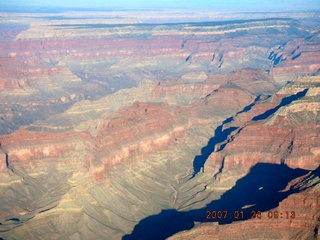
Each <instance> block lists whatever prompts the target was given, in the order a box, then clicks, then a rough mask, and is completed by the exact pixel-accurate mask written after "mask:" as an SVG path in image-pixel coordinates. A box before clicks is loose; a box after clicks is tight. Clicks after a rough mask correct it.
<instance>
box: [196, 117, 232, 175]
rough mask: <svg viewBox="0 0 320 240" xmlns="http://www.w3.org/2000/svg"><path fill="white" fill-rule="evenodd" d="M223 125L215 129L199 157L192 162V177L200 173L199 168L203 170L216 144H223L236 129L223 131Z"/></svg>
mask: <svg viewBox="0 0 320 240" xmlns="http://www.w3.org/2000/svg"><path fill="white" fill-rule="evenodd" d="M223 125H224V123H223V124H221V125H220V126H219V127H217V128H216V130H215V132H214V137H212V138H210V139H209V142H208V144H207V146H205V147H203V148H202V149H201V155H198V156H196V157H195V159H194V161H193V171H194V173H193V176H192V177H194V176H195V175H196V174H197V173H199V172H200V171H201V168H204V164H205V162H206V161H207V159H208V157H209V156H210V154H211V153H212V152H214V147H215V145H216V144H217V143H220V142H223V141H225V140H226V139H227V137H228V136H229V134H230V133H231V132H233V131H234V130H236V129H237V128H236V127H230V128H227V129H225V130H222V129H223Z"/></svg>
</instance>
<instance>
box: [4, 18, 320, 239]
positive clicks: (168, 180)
mask: <svg viewBox="0 0 320 240" xmlns="http://www.w3.org/2000/svg"><path fill="white" fill-rule="evenodd" d="M74 14H75V16H77V18H81V20H79V21H78V20H75V19H67V18H65V17H58V18H50V17H49V18H48V16H42V15H41V16H40V20H39V19H38V18H35V16H33V15H32V14H31V15H28V16H26V15H24V14H16V15H15V14H13V16H14V18H12V19H11V20H10V21H12V23H17V25H16V26H15V27H13V26H11V25H5V26H4V27H2V28H1V32H3V36H4V38H3V40H1V44H0V47H1V54H2V56H1V58H0V61H1V62H0V71H1V75H0V78H1V79H0V82H1V84H0V91H1V94H0V104H1V107H0V115H1V120H0V121H1V122H0V123H1V124H0V131H1V133H2V135H1V136H0V144H1V145H0V174H1V180H0V192H1V196H0V199H1V200H0V203H1V208H0V212H1V214H0V238H4V239H32V238H37V239H47V238H48V236H50V237H52V238H68V239H105V238H109V239H121V238H122V237H123V238H124V239H163V238H166V237H170V236H172V235H174V234H176V235H174V236H172V239H188V238H189V239H197V238H198V239H212V236H213V234H214V235H215V236H217V237H218V238H219V239H220V238H223V237H225V239H228V238H229V236H234V234H235V233H238V234H239V236H238V238H239V239H245V238H254V237H257V236H258V234H261V233H263V234H265V236H267V237H270V238H272V237H274V238H288V239H300V238H307V237H312V236H313V235H314V234H316V230H315V229H316V226H317V224H318V223H317V218H319V217H320V215H319V214H320V213H319V170H318V167H319V164H320V162H319V159H320V149H319V146H320V135H319V133H320V131H319V130H320V129H319V128H320V125H319V111H320V107H319V106H320V105H319V104H320V103H319V101H320V95H319V94H320V92H319V86H320V85H319V84H320V78H319V75H318V74H319V68H320V65H319V57H318V51H319V46H320V45H319V44H320V42H319V32H318V31H317V29H314V28H309V27H307V26H305V25H301V24H300V23H299V21H298V20H292V19H286V18H271V19H256V20H243V21H229V22H206V23H188V24H185V23H175V24H163V23H159V24H158V23H157V24H137V19H134V18H123V19H119V20H115V19H109V20H106V19H104V22H103V21H102V20H101V19H100V18H93V17H92V16H91V15H90V14H89V13H87V14H89V15H88V16H87V17H88V19H84V18H83V17H84V16H83V15H81V16H78V14H80V13H74ZM83 14H84V13H83ZM101 14H102V13H101ZM131 14H133V13H131ZM309 14H311V13H309ZM297 16H299V14H297ZM56 17H57V16H56ZM145 18H148V16H145ZM297 18H298V17H297ZM1 21H3V20H2V19H0V22H1ZM10 21H9V22H10ZM101 21H102V22H101ZM115 21H116V22H115ZM159 21H160V20H159ZM22 23H27V25H22ZM115 23H117V24H115ZM257 35H259V38H257ZM287 81H288V83H287ZM282 173H284V174H283V175H282ZM259 177H260V178H259ZM269 178H272V179H273V180H272V181H269V180H268V179H269ZM257 184H258V185H259V184H260V185H259V186H258V185H257ZM248 189H250V191H249V190H248ZM247 191H248V192H247ZM250 192H251V193H252V195H250ZM239 193H240V196H239V195H238V194H239ZM272 197H274V198H272ZM268 198H271V199H272V201H265V200H264V199H268ZM228 199H229V200H228ZM269 203H270V204H269ZM228 204H229V205H228ZM228 206H229V207H230V206H231V207H230V212H231V211H241V210H242V209H246V210H245V211H247V212H246V213H248V212H249V213H250V211H251V210H254V211H261V212H262V214H263V216H264V218H263V219H238V220H239V221H231V224H227V225H223V224H225V223H230V222H228V221H226V220H225V221H222V219H220V220H219V221H218V222H219V223H220V225H218V223H217V222H216V220H217V219H207V218H206V211H207V210H214V209H219V207H220V209H219V210H225V207H228ZM254 206H256V208H255V207H254ZM257 207H258V208H257ZM222 208H224V209H222ZM269 211H272V213H273V214H274V212H275V211H278V212H282V213H283V214H287V213H286V211H288V216H289V214H291V212H292V211H294V212H295V217H294V218H291V219H290V218H289V217H288V218H286V219H282V220H281V219H278V220H276V219H274V218H270V219H269V218H267V217H266V216H268V212H269ZM307 214H309V215H307ZM283 216H284V215H283ZM286 216H287V215H286ZM240 220H241V221H240ZM280 220H281V221H280ZM210 221H211V222H214V223H208V222H210ZM194 222H198V223H196V224H194ZM203 222H206V223H203ZM221 224H222V225H221ZM150 226H154V229H149V227H150ZM163 227H165V228H164V230H163ZM271 228H273V230H271ZM188 229H192V230H190V231H187V232H182V233H178V232H180V231H183V230H188ZM239 229H243V230H245V233H241V234H240V233H239ZM226 232H228V234H229V235H228V234H226ZM44 233H45V234H44ZM259 236H260V235H259Z"/></svg>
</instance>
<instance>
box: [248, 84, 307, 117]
mask: <svg viewBox="0 0 320 240" xmlns="http://www.w3.org/2000/svg"><path fill="white" fill-rule="evenodd" d="M307 92H308V88H306V89H305V90H303V91H301V92H298V93H297V94H293V95H291V96H288V97H285V98H283V99H282V100H281V102H280V104H279V105H278V106H276V107H274V108H272V109H269V110H267V111H266V112H264V113H262V114H260V115H258V116H255V117H254V118H252V120H253V121H258V120H264V119H267V118H268V117H270V116H271V115H272V114H274V113H275V112H276V111H278V110H279V108H281V107H283V106H286V105H288V104H290V103H292V102H293V101H296V100H298V99H299V98H302V97H304V96H305V95H306V94H307Z"/></svg>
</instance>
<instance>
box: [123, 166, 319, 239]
mask: <svg viewBox="0 0 320 240" xmlns="http://www.w3.org/2000/svg"><path fill="white" fill-rule="evenodd" d="M308 172H309V171H307V170H303V169H291V168H289V167H288V166H287V165H285V164H270V163H258V164H256V165H255V166H253V167H252V168H251V170H250V172H249V173H248V174H247V175H246V176H245V177H243V178H241V179H239V180H238V181H237V182H236V185H235V186H234V187H233V188H231V189H230V190H228V191H227V192H225V193H224V194H223V195H222V196H221V198H220V199H218V200H214V201H212V202H211V203H210V204H208V205H207V206H206V207H205V208H202V209H197V210H191V211H188V212H179V211H177V210H162V211H161V212H160V213H159V214H158V215H154V216H150V217H147V218H145V219H143V220H141V221H140V222H139V224H137V225H136V226H135V228H134V230H133V232H132V233H131V234H129V235H126V236H124V237H123V238H122V239H123V240H131V239H140V240H143V239H166V238H168V237H170V236H172V235H173V234H175V233H178V232H180V231H183V230H188V229H191V228H193V227H194V222H195V221H196V222H219V224H228V223H232V222H235V221H244V220H247V219H250V218H252V217H253V216H256V219H254V221H259V220H260V219H259V218H257V215H255V214H254V213H257V212H258V211H260V212H262V215H261V218H262V219H265V218H268V216H267V213H266V212H265V211H268V210H270V209H273V208H275V207H277V206H278V205H279V202H281V201H282V200H283V199H285V198H287V197H288V196H289V195H291V194H294V193H298V192H299V191H303V190H305V189H306V188H305V189H302V190H301V189H299V188H294V187H291V188H290V189H288V190H287V191H283V190H284V189H285V188H286V186H287V185H288V183H289V182H290V181H292V180H293V179H295V178H298V177H301V176H303V175H305V174H307V173H308ZM313 176H314V177H316V176H320V167H319V168H318V169H316V170H314V171H313ZM310 187H313V186H309V188H310ZM244 206H251V207H247V208H243V207H244ZM294 210H295V209H287V211H289V213H290V214H291V211H294ZM212 211H215V212H216V213H217V216H216V218H212ZM219 211H221V212H222V215H219V214H218V212H219ZM226 211H227V214H226ZM209 213H210V219H207V218H206V217H207V216H208V215H209ZM237 213H239V214H238V215H237ZM225 214H226V215H225ZM290 214H289V215H288V217H289V218H290V217H291V215H290ZM295 214H298V213H295ZM218 216H220V219H219V218H218ZM237 216H238V218H236V217H237ZM282 217H283V218H286V216H282ZM279 218H280V216H279Z"/></svg>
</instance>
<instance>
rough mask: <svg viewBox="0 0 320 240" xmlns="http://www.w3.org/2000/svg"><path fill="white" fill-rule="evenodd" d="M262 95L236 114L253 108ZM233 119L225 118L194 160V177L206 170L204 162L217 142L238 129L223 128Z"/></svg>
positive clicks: (225, 138)
mask: <svg viewBox="0 0 320 240" xmlns="http://www.w3.org/2000/svg"><path fill="white" fill-rule="evenodd" d="M260 98H261V96H260V95H259V96H257V97H256V99H255V100H254V102H253V103H251V104H250V105H248V106H246V107H244V108H243V109H242V110H241V111H239V112H237V113H236V116H237V115H238V114H241V113H243V112H247V111H249V110H251V108H252V107H253V106H254V105H255V104H256V103H257V102H258V101H259V100H260ZM232 121H233V117H229V118H227V119H225V120H224V121H223V122H222V124H221V125H220V126H218V127H217V128H216V130H215V132H214V136H213V137H212V138H210V139H209V141H208V143H207V145H206V146H205V147H203V148H202V149H201V155H197V156H196V157H195V158H194V160H193V171H194V172H193V175H192V177H191V178H193V177H194V176H195V175H196V174H197V173H199V172H200V171H201V169H203V171H204V164H205V163H206V161H207V159H208V157H209V156H210V154H211V153H212V152H214V148H215V146H216V144H218V143H221V142H223V141H225V140H227V138H228V136H229V134H230V133H231V132H233V131H234V130H236V129H237V127H230V128H227V129H224V130H223V126H224V124H227V123H229V122H232Z"/></svg>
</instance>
